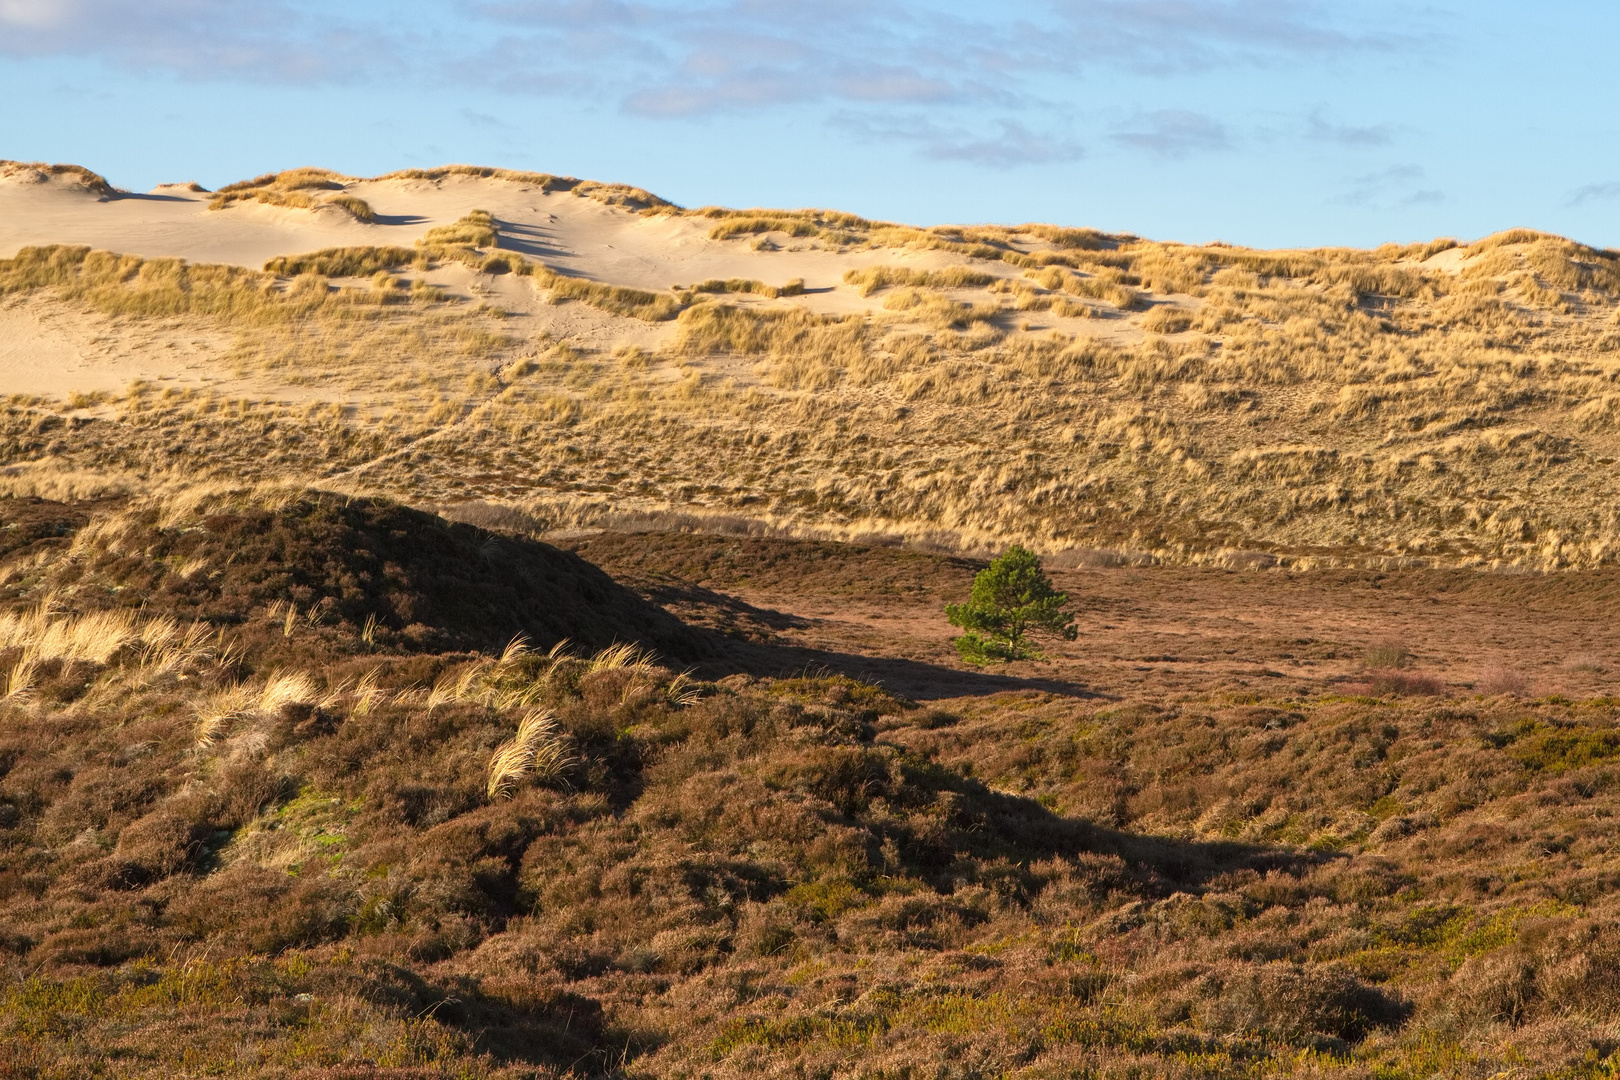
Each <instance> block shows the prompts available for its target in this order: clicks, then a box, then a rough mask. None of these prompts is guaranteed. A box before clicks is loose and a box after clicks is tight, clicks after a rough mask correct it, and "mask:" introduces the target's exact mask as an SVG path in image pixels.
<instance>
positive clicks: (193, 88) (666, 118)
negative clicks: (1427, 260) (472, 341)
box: [0, 0, 1620, 246]
mask: <svg viewBox="0 0 1620 1080" xmlns="http://www.w3.org/2000/svg"><path fill="white" fill-rule="evenodd" d="M1617 44H1620V5H1615V4H1612V3H1601V2H1597V0H1588V2H1572V0H1543V2H1541V3H1537V4H1527V3H1506V2H1495V0H1470V2H1467V3H1463V2H1460V0H1458V2H1452V3H1439V4H1430V5H1425V4H1422V3H1386V2H1383V0H1342V2H1339V3H1317V2H1310V0H1004V2H1001V3H997V4H967V3H947V2H921V0H919V2H915V3H911V2H896V3H887V4H884V3H858V2H852V0H825V2H822V3H800V4H787V3H773V2H766V0H715V2H710V3H704V2H698V3H686V4H674V3H665V2H661V0H437V2H431V0H391V2H389V3H367V2H359V0H325V2H323V3H319V4H316V3H309V2H306V0H144V2H135V0H0V102H3V103H4V104H3V105H0V157H10V158H20V159H25V160H38V159H44V160H51V161H71V162H76V163H79V164H83V165H87V166H90V167H91V168H94V169H97V170H98V171H100V172H102V173H104V174H106V175H107V176H108V178H109V179H111V180H112V181H113V182H114V183H115V184H118V185H120V186H123V187H128V188H131V189H140V190H144V189H146V188H148V187H151V186H152V185H155V184H157V183H160V182H164V181H172V180H191V179H195V180H198V181H200V182H202V183H203V184H205V185H207V186H209V187H213V186H217V185H218V184H222V183H226V182H229V181H231V180H236V179H241V178H243V177H246V176H250V175H254V174H256V173H259V172H263V171H267V170H270V169H279V168H287V167H291V166H295V165H305V164H309V165H323V166H326V167H329V168H335V169H339V170H342V171H345V172H351V173H355V174H362V175H369V174H375V173H379V172H385V171H388V170H391V169H396V168H402V167H407V166H414V165H430V164H442V163H445V162H452V161H455V162H475V163H479V164H491V165H503V166H507V167H511V168H522V169H535V170H541V171H547V172H557V173H568V174H572V175H576V176H584V177H591V178H594V179H600V180H616V181H624V182H628V183H634V184H639V185H641V186H643V187H647V188H649V189H651V190H653V191H656V192H657V193H659V194H661V195H663V196H665V197H666V198H670V199H673V200H674V201H676V202H679V203H682V204H684V205H694V206H695V205H703V204H707V203H719V204H724V205H729V206H828V207H836V208H838V209H844V210H851V211H855V212H857V213H861V214H865V215H868V216H872V217H880V218H886V219H891V220H900V221H906V222H912V223H917V224H935V223H941V222H981V221H1006V222H1014V221H1032V220H1034V221H1052V222H1058V223H1061V224H1066V225H1085V226H1094V227H1098V228H1105V229H1110V230H1123V231H1129V232H1135V233H1138V234H1141V235H1144V236H1151V237H1155V238H1161V239H1172V240H1183V241H1188V242H1203V241H1208V240H1215V239H1220V240H1226V241H1229V242H1233V243H1244V244H1254V245H1262V246H1284V245H1319V244H1356V245H1369V244H1376V243H1381V242H1385V241H1400V242H1407V241H1414V240H1426V239H1430V238H1432V237H1435V236H1459V237H1463V238H1471V237H1476V236H1480V235H1484V234H1486V233H1489V232H1494V231H1496V230H1498V229H1502V228H1508V227H1512V226H1520V225H1524V226H1530V227H1534V228H1540V229H1546V230H1550V231H1554V232H1559V233H1563V234H1565V235H1568V236H1572V237H1574V238H1576V239H1579V240H1582V241H1585V242H1587V243H1591V244H1596V245H1601V246H1620V138H1617V136H1620V109H1617V108H1616V103H1617V102H1620V76H1617V75H1616V70H1617V65H1616V64H1615V62H1614V60H1613V56H1614V52H1615V48H1616V45H1617Z"/></svg>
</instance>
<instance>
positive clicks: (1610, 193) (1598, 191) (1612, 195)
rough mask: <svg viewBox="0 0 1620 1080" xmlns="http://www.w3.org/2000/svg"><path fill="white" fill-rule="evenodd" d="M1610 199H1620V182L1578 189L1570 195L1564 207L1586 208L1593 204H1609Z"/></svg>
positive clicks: (1588, 185)
mask: <svg viewBox="0 0 1620 1080" xmlns="http://www.w3.org/2000/svg"><path fill="white" fill-rule="evenodd" d="M1610 199H1620V180H1611V181H1609V182H1608V183H1605V184H1587V185H1585V186H1583V187H1578V188H1576V189H1575V190H1574V191H1572V192H1570V193H1569V198H1567V199H1565V200H1564V205H1565V206H1584V205H1586V204H1587V203H1591V202H1608V201H1609V200H1610Z"/></svg>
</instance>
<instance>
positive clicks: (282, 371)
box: [0, 163, 1620, 569]
mask: <svg viewBox="0 0 1620 1080" xmlns="http://www.w3.org/2000/svg"><path fill="white" fill-rule="evenodd" d="M478 211H482V212H483V213H481V214H480V213H477V212H478ZM98 252H118V253H120V254H119V255H118V256H117V257H113V256H110V255H104V254H99V253H98ZM0 255H3V256H6V258H5V259H4V260H3V261H0V374H3V378H4V380H5V384H6V386H7V387H8V389H10V390H11V391H12V393H11V395H10V398H9V402H8V404H7V405H6V407H5V410H4V414H3V418H0V423H3V427H0V461H3V462H4V464H3V465H0V484H3V485H4V487H5V488H6V490H9V491H11V492H14V493H17V494H24V495H43V496H54V497H60V496H95V495H108V494H117V493H132V492H133V493H139V492H148V491H161V490H166V489H168V488H170V487H171V486H173V485H176V484H183V483H189V482H192V481H195V480H197V479H199V478H204V479H206V478H217V479H221V480H227V481H231V482H236V481H240V480H244V479H246V480H261V479H274V480H286V481H295V482H298V483H314V484H320V485H322V486H326V487H331V488H334V489H339V490H351V491H356V492H362V493H371V494H388V495H392V496H395V497H398V498H400V499H403V500H406V501H409V502H411V503H412V504H415V505H429V506H437V507H441V508H448V507H454V506H456V505H459V504H465V503H471V502H483V503H491V504H499V505H501V506H504V507H506V508H508V509H510V510H512V511H514V512H519V513H522V514H523V515H525V516H526V518H527V520H530V521H532V522H536V523H539V526H540V531H542V532H544V531H547V530H552V531H555V530H567V529H570V528H576V527H582V526H583V527H594V526H598V525H602V524H608V525H615V526H626V525H628V526H633V527H642V526H644V525H648V524H654V525H657V524H662V525H664V526H669V527H678V526H681V525H682V524H683V523H684V524H686V525H694V524H695V525H701V527H703V528H705V529H708V530H710V531H713V530H716V529H719V530H731V531H750V530H751V531H755V532H761V531H763V532H769V533H775V534H778V535H804V536H820V537H825V538H833V539H838V538H842V539H861V538H867V539H876V538H888V539H890V540H903V541H907V542H910V543H913V544H927V545H934V546H937V547H942V548H946V549H951V550H959V551H982V550H989V549H994V548H996V547H998V546H1000V545H1002V544H1004V543H1006V542H1007V541H1009V540H1022V541H1024V542H1027V543H1029V544H1031V545H1033V546H1034V547H1035V548H1037V549H1038V550H1041V551H1043V552H1046V553H1049V554H1054V555H1058V554H1063V555H1065V557H1067V558H1069V559H1071V560H1076V561H1080V562H1084V561H1087V560H1091V561H1096V560H1103V561H1108V560H1116V561H1117V560H1120V559H1125V560H1134V561H1137V562H1144V563H1146V562H1167V563H1182V564H1200V563H1218V564H1223V565H1248V564H1253V563H1255V562H1256V561H1260V562H1281V563H1284V564H1286V565H1289V566H1294V567H1310V566H1335V565H1337V566H1373V567H1397V566H1434V567H1476V566H1487V567H1489V566H1516V567H1523V568H1530V569H1557V568H1580V567H1596V566H1604V565H1608V564H1610V563H1612V562H1613V561H1615V559H1616V557H1617V551H1620V548H1617V546H1616V545H1617V538H1620V531H1617V530H1620V525H1617V520H1616V510H1615V507H1616V505H1617V499H1616V496H1617V495H1620V492H1617V491H1616V480H1615V472H1614V469H1613V468H1612V466H1613V464H1614V462H1615V460H1616V458H1617V457H1620V434H1617V429H1616V423H1617V420H1616V418H1617V416H1620V393H1617V392H1616V390H1615V385H1614V382H1615V378H1616V373H1617V370H1620V369H1617V366H1616V363H1617V362H1616V347H1617V345H1620V322H1617V318H1620V315H1617V312H1620V261H1617V256H1616V255H1615V254H1614V253H1613V252H1607V251H1598V250H1593V249H1591V248H1586V247H1583V246H1581V245H1579V244H1576V243H1573V242H1571V241H1567V240H1563V239H1560V238H1558V237H1553V236H1546V235H1541V234H1535V233H1529V232H1525V231H1511V232H1505V233H1500V234H1497V235H1495V236H1492V237H1487V238H1485V239H1483V240H1479V241H1476V242H1473V243H1468V244H1459V243H1454V242H1452V241H1436V242H1434V243H1430V244H1424V245H1417V246H1411V247H1397V246H1390V247H1384V248H1379V249H1375V250H1371V251H1355V250H1320V251H1287V252H1266V251H1254V250H1248V249H1242V248H1234V247H1228V246H1222V245H1212V246H1207V247H1189V246H1185V245H1178V244H1174V243H1166V242H1157V241H1150V240H1144V239H1140V238H1137V237H1133V236H1123V235H1106V234H1101V233H1097V232H1094V231H1089V230H1084V229H1069V228H1055V227H1051V226H1035V225H1025V226H1007V227H1001V226H994V227H992V226H978V227H960V228H946V227H940V228H930V229H916V228H910V227H905V226H899V225H892V224H886V223H880V222H872V221H866V220H863V219H860V218H857V217H854V216H852V215H848V214H840V213H834V212H822V211H755V210H722V209H715V208H704V209H696V210H688V209H681V208H677V207H674V206H671V205H670V204H668V203H666V202H664V201H663V200H660V199H658V198H657V197H656V196H653V195H651V194H649V193H647V192H645V191H641V190H639V189H635V188H629V187H624V186H620V185H606V184H598V183H593V182H588V181H577V180H573V179H570V178H562V177H553V176H546V175H541V174H525V173H510V172H504V171H501V170H492V169H472V168H465V167H451V168H447V169H437V170H413V171H409V172H406V173H398V174H392V175H390V176H385V177H380V178H374V179H360V178H351V177H343V176H338V175H335V174H331V173H326V172H323V171H321V170H311V169H304V170H294V171H292V172H290V173H282V174H271V175H267V176H265V177H260V178H257V179H256V180H252V181H245V182H243V183H242V184H239V185H231V186H230V187H228V188H227V189H224V190H223V191H221V192H218V193H210V192H202V191H197V190H192V189H191V188H190V187H188V186H184V185H175V186H169V187H165V188H161V189H159V190H157V191H155V192H153V193H151V194H148V195H135V194H129V193H123V192H119V191H117V190H116V189H115V188H113V187H112V186H111V185H110V184H108V183H107V182H106V181H104V180H102V179H101V178H99V177H97V176H95V174H93V173H88V172H87V171H84V170H76V169H74V168H71V167H42V166H25V165H18V164H16V163H11V164H8V165H6V166H4V167H0ZM179 260H185V261H184V262H182V261H179Z"/></svg>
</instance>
